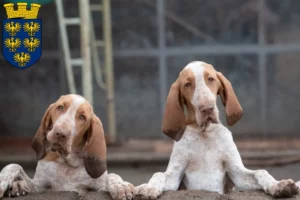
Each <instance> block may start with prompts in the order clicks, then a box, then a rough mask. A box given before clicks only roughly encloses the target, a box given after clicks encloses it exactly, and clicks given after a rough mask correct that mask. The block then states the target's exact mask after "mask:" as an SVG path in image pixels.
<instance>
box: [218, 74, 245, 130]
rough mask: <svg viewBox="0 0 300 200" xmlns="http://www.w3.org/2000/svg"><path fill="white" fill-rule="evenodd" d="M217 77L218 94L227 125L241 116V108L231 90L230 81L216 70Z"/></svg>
mask: <svg viewBox="0 0 300 200" xmlns="http://www.w3.org/2000/svg"><path fill="white" fill-rule="evenodd" d="M217 76H218V79H219V80H220V82H221V85H222V86H221V87H220V89H219V95H220V97H221V100H222V103H223V105H224V106H225V110H226V121H227V124H228V125H229V126H232V125H234V124H235V123H236V122H237V121H239V120H240V119H241V118H242V116H243V109H242V107H241V105H240V103H239V101H238V99H237V97H236V95H235V93H234V91H233V88H232V86H231V83H230V82H229V80H228V79H227V78H225V76H223V74H222V73H220V72H217Z"/></svg>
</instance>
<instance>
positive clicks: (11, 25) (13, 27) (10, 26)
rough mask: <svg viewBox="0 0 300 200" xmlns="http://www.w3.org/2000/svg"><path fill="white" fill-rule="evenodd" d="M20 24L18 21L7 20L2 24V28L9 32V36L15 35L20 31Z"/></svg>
mask: <svg viewBox="0 0 300 200" xmlns="http://www.w3.org/2000/svg"><path fill="white" fill-rule="evenodd" d="M21 28H22V26H21V24H20V23H19V22H16V23H15V22H7V23H6V24H5V25H4V29H5V31H6V32H8V33H9V35H10V36H16V34H17V33H18V32H20V30H21Z"/></svg>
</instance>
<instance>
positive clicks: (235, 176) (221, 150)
mask: <svg viewBox="0 0 300 200" xmlns="http://www.w3.org/2000/svg"><path fill="white" fill-rule="evenodd" d="M186 70H191V71H192V72H193V74H194V75H193V76H194V77H195V85H196V86H195V89H194V90H193V95H192V98H190V97H187V95H186V94H184V95H186V96H184V97H185V99H189V100H190V102H187V104H191V105H193V108H194V112H189V113H188V114H189V115H191V114H194V115H195V116H194V117H191V116H190V117H187V118H190V119H193V118H195V119H196V121H197V123H196V124H195V123H193V124H190V125H187V126H186V128H185V131H184V134H183V135H182V137H181V139H180V140H179V141H174V146H173V151H172V154H171V157H170V161H169V164H168V167H167V170H166V171H165V172H163V173H162V172H157V173H155V174H154V175H153V176H152V178H151V179H150V180H149V182H148V183H146V184H142V185H140V186H137V187H136V189H137V190H138V195H141V196H144V197H149V199H157V198H158V197H159V196H160V195H161V194H162V192H164V191H168V190H178V188H179V186H180V183H181V182H182V181H183V183H184V185H185V186H186V189H187V190H209V191H214V192H218V193H220V194H224V193H225V192H228V190H227V189H228V188H224V187H225V186H229V187H230V186H232V184H228V183H230V182H228V178H230V179H231V180H232V182H233V183H234V185H235V186H236V187H237V188H238V189H240V190H250V189H263V190H264V191H265V192H266V193H268V194H270V195H272V196H275V197H284V196H293V195H296V194H298V192H299V191H298V189H299V188H298V187H297V186H296V185H295V184H294V182H293V180H290V179H288V180H281V181H277V180H275V179H274V178H273V177H272V176H271V175H270V174H269V173H268V172H267V171H266V170H249V169H247V168H245V167H244V165H243V162H242V159H241V157H240V154H239V152H238V149H237V147H236V145H235V143H234V141H233V138H232V134H231V132H230V131H229V130H228V129H227V128H226V127H225V126H224V125H223V124H221V122H220V121H219V116H218V115H219V112H218V109H217V107H216V95H217V94H218V93H222V94H221V95H223V96H227V97H228V99H226V98H227V97H226V98H225V97H224V98H223V100H224V104H225V106H229V110H228V113H232V112H235V113H239V112H241V108H240V105H239V103H238V101H237V99H236V97H235V94H234V92H233V90H232V89H231V88H230V87H231V85H229V83H227V82H224V81H226V80H225V79H224V78H222V79H223V80H218V77H217V74H218V73H219V72H216V71H214V69H213V67H212V66H211V65H209V64H206V63H204V62H199V61H195V62H192V63H190V64H188V65H187V66H186V67H185V68H184V70H183V72H181V73H180V77H179V78H178V80H177V81H176V82H177V83H178V82H179V83H180V81H181V82H183V81H184V80H185V79H186V77H183V76H182V75H183V73H185V74H187V73H186V72H184V71H186ZM207 73H208V74H209V75H210V76H214V77H215V78H216V82H215V83H214V84H208V82H207V81H206V79H205V78H207ZM222 81H223V82H222ZM221 82H222V83H221ZM225 84H227V85H225ZM229 86H230V87H229ZM224 87H227V90H228V91H227V92H230V94H229V93H223V92H224ZM181 89H182V88H181ZM229 90H230V91H229ZM180 92H181V93H184V92H185V91H182V90H181V91H180ZM168 101H170V102H172V99H168ZM173 103H174V102H173ZM208 103H209V104H210V103H213V104H214V105H215V109H214V112H215V113H214V114H215V115H217V116H216V117H217V123H216V124H210V125H209V126H208V127H207V128H205V129H204V130H203V129H202V128H200V127H199V124H201V123H202V122H201V120H202V118H201V116H197V115H200V114H199V112H198V109H197V107H199V106H201V105H203V104H208ZM228 103H229V105H228ZM170 108H171V107H169V109H168V110H167V111H168V112H169V113H168V115H165V117H172V116H173V115H172V110H171V109H170ZM197 113H198V114H197ZM240 116H241V115H240ZM240 116H239V118H240ZM228 117H229V118H230V117H231V116H230V115H229V116H228ZM239 118H236V119H239ZM164 120H165V121H167V122H168V124H167V125H168V126H170V125H172V123H171V122H172V121H168V119H164ZM235 122H236V121H235ZM197 125H198V126H197ZM168 129H172V128H170V127H168ZM299 185H300V182H299Z"/></svg>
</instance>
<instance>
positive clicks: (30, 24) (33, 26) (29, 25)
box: [23, 22, 40, 36]
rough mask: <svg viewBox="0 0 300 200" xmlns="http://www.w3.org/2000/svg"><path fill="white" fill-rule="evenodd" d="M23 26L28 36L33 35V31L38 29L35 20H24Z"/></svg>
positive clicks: (38, 26)
mask: <svg viewBox="0 0 300 200" xmlns="http://www.w3.org/2000/svg"><path fill="white" fill-rule="evenodd" d="M23 27H24V31H25V32H27V33H28V35H29V36H35V33H36V32H39V30H40V24H39V23H37V22H26V23H25V24H24V26H23Z"/></svg>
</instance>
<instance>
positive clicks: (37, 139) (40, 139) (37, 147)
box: [31, 103, 54, 160]
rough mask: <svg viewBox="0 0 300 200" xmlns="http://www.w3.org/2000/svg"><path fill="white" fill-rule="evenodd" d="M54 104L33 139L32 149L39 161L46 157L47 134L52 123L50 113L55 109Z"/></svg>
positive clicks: (49, 108)
mask: <svg viewBox="0 0 300 200" xmlns="http://www.w3.org/2000/svg"><path fill="white" fill-rule="evenodd" d="M53 106H54V103H53V104H51V105H50V106H49V107H48V109H47V110H46V112H45V114H44V116H43V118H42V121H41V124H40V127H39V129H38V130H37V132H36V134H35V136H34V137H33V140H32V143H31V147H32V148H33V150H34V151H35V153H36V155H37V159H38V160H40V159H42V158H43V157H44V156H45V153H46V147H45V145H46V144H45V142H46V134H47V131H48V130H49V129H50V128H51V126H52V122H51V117H50V111H51V109H52V108H53Z"/></svg>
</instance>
